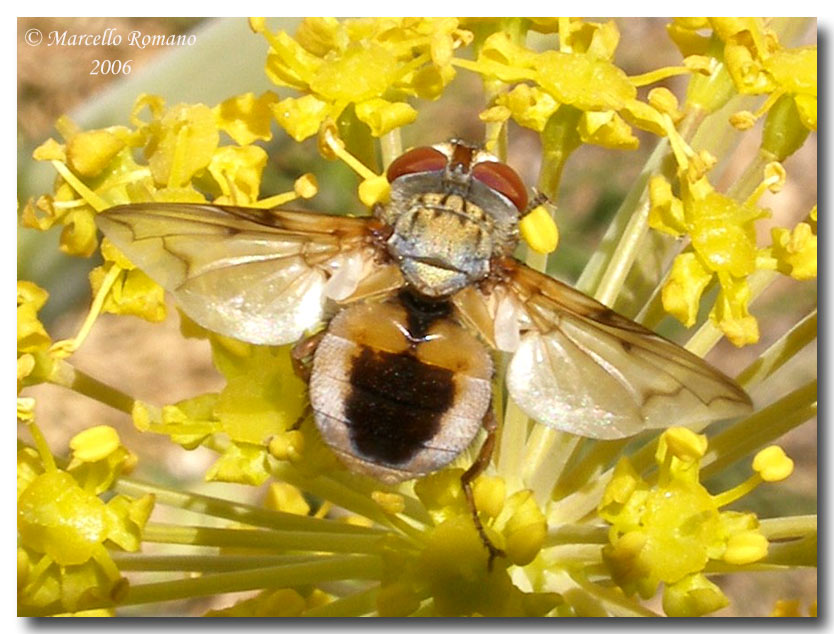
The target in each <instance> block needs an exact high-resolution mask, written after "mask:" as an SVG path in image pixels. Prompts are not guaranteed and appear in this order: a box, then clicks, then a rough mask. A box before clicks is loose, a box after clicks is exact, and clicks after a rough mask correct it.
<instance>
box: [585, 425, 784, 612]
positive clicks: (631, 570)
mask: <svg viewBox="0 0 834 634" xmlns="http://www.w3.org/2000/svg"><path fill="white" fill-rule="evenodd" d="M775 449H778V448H774V450H775ZM706 451H707V442H706V437H704V436H699V435H697V434H694V433H693V432H691V431H689V430H687V429H683V428H671V429H669V430H667V431H666V432H664V433H663V434H662V435H661V437H660V442H659V444H658V449H657V454H656V461H657V465H658V467H659V472H658V475H657V482H656V484H652V483H650V482H647V481H646V480H644V479H642V478H640V477H639V476H638V475H637V474H636V472H635V471H634V469H633V468H632V466H631V464H630V462H629V460H628V458H621V459H620V462H619V463H618V465H617V468H616V470H615V472H614V476H613V478H612V479H611V482H610V483H609V485H608V487H607V488H606V492H605V495H604V497H603V500H602V502H601V504H600V506H599V512H600V515H601V517H603V518H604V519H605V520H606V521H608V522H610V523H611V525H612V526H611V530H610V540H611V544H610V545H609V546H606V547H605V548H604V549H603V557H604V559H605V562H606V564H607V565H608V567H609V569H610V570H611V574H612V576H613V578H614V580H615V581H616V582H617V584H618V585H619V586H620V587H621V588H622V589H623V590H624V591H625V592H626V594H629V595H630V594H633V593H635V592H639V593H640V595H641V596H643V597H644V598H649V597H651V596H653V595H654V594H655V592H656V591H657V588H658V586H659V585H660V584H661V583H663V584H665V590H664V596H663V607H664V610H665V611H666V613H667V614H668V615H669V616H700V615H702V614H707V613H709V612H713V611H715V610H717V609H719V608H721V607H724V606H725V605H727V603H728V601H727V599H726V597H724V595H723V594H722V593H721V591H720V590H719V589H718V587H717V586H715V585H714V584H712V583H711V582H709V581H708V580H707V579H706V578H705V577H704V576H703V571H704V568H705V567H706V565H707V563H708V562H709V561H710V560H723V561H726V562H729V563H733V564H737V565H739V564H747V563H752V562H754V561H758V560H759V559H761V558H762V557H764V556H765V555H766V554H767V549H768V541H767V539H766V538H765V537H764V535H762V534H761V533H760V532H759V531H758V528H757V527H758V522H757V520H756V517H755V515H753V514H750V513H736V512H732V511H720V510H719V508H720V507H721V506H724V505H726V504H728V503H729V502H730V501H733V500H735V499H738V497H740V495H743V494H744V493H746V492H747V491H749V489H750V488H752V486H755V483H756V482H759V481H761V480H755V479H754V480H753V481H752V482H753V484H752V485H740V486H739V487H737V488H736V489H732V490H730V491H727V492H725V493H722V494H720V495H717V496H715V495H711V494H710V493H709V492H708V491H707V490H706V489H705V488H704V487H703V485H702V484H701V483H700V482H699V480H698V468H699V461H700V459H701V458H702V457H703V456H704V455H705V453H706ZM779 452H781V450H779ZM779 452H776V451H770V450H766V451H763V452H760V454H758V455H757V457H756V460H755V461H754V463H753V466H754V469H755V470H756V471H757V472H759V471H761V470H762V469H771V470H776V471H778V473H776V474H775V475H774V476H773V477H774V480H781V479H784V477H787V474H789V470H786V469H784V468H783V465H785V464H786V462H785V460H786V459H785V458H784V453H779ZM779 456H781V458H780V457H779ZM757 477H760V476H757ZM765 479H767V478H765Z"/></svg>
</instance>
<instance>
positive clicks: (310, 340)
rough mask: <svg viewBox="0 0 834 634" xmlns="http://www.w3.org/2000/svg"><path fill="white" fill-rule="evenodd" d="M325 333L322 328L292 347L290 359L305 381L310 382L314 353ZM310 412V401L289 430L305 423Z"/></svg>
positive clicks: (296, 372) (298, 374)
mask: <svg viewBox="0 0 834 634" xmlns="http://www.w3.org/2000/svg"><path fill="white" fill-rule="evenodd" d="M325 333H326V331H325V330H322V331H321V332H318V333H316V334H314V335H312V336H310V337H305V338H304V339H301V340H300V341H299V342H298V343H296V344H295V345H294V346H293V347H292V350H291V351H290V361H292V369H293V372H295V375H296V376H297V377H298V378H299V379H301V380H302V381H304V382H305V383H309V382H310V374H312V368H311V366H312V357H313V354H315V352H316V348H317V347H318V345H319V343H321V340H322V338H323V337H324V335H325ZM310 412H311V408H310V404H309V403H308V404H307V406H306V407H305V408H304V411H303V412H302V413H301V416H299V417H298V420H296V421H295V422H294V423H293V424H292V426H291V427H290V428H289V429H288V431H292V430H294V429H298V428H299V427H301V423H303V422H304V421H305V420H306V419H307V417H309V416H310Z"/></svg>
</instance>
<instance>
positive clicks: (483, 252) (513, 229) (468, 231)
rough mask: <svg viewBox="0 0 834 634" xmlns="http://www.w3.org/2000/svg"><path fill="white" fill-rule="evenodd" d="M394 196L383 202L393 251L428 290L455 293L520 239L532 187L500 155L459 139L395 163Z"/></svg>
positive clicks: (414, 282)
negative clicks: (521, 219)
mask: <svg viewBox="0 0 834 634" xmlns="http://www.w3.org/2000/svg"><path fill="white" fill-rule="evenodd" d="M387 176H388V180H389V181H390V183H391V199H390V202H389V203H388V204H387V205H384V206H381V207H379V208H378V209H377V210H376V215H377V217H378V218H379V219H380V220H382V221H383V222H384V223H385V224H386V225H388V226H389V227H390V228H391V229H392V234H391V237H390V238H389V239H388V242H387V248H388V253H389V254H390V255H391V256H392V257H393V258H394V259H395V260H396V261H397V262H398V263H399V266H400V269H401V270H402V273H403V275H404V276H405V279H406V281H407V282H408V283H409V284H410V285H411V286H412V287H413V288H414V289H415V290H416V291H417V292H418V293H420V294H421V295H423V296H425V297H433V298H440V297H448V296H450V295H452V294H453V293H455V292H457V291H459V290H460V289H461V288H463V287H465V286H467V285H470V284H473V283H475V282H478V281H480V280H482V279H484V278H485V277H487V276H488V275H489V271H490V268H489V267H490V260H491V259H492V258H495V257H500V256H505V255H509V254H510V253H512V251H513V249H515V246H516V245H517V244H518V218H519V214H520V213H521V212H523V211H525V208H526V206H527V193H526V190H525V189H524V185H523V184H522V182H521V180H520V179H519V177H518V175H517V174H516V173H515V172H514V171H513V170H512V169H511V168H510V167H508V166H507V165H505V164H503V163H500V162H499V161H498V159H497V158H495V157H494V156H493V155H491V154H489V153H487V152H485V151H483V150H477V149H475V148H472V147H469V146H467V145H465V144H463V143H461V142H458V141H450V142H448V143H442V144H439V145H437V146H434V147H420V148H416V149H413V150H411V151H409V152H407V153H405V154H404V155H402V156H401V157H400V158H398V159H397V160H395V161H394V162H393V163H392V164H391V166H390V167H389V168H388V172H387Z"/></svg>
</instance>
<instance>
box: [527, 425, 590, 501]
mask: <svg viewBox="0 0 834 634" xmlns="http://www.w3.org/2000/svg"><path fill="white" fill-rule="evenodd" d="M581 440H582V439H581V438H580V437H579V436H575V435H573V434H566V433H564V432H560V431H558V430H556V429H551V428H549V427H545V426H544V425H536V426H535V427H534V428H533V431H532V433H531V434H530V438H529V440H528V442H527V446H526V447H525V457H524V476H523V478H524V482H525V483H526V484H527V486H528V487H529V488H530V489H532V490H533V492H534V494H535V496H536V502H538V503H539V504H544V503H545V502H547V501H548V500H549V499H550V497H551V495H552V494H553V487H554V486H555V485H556V481H557V480H558V479H559V476H560V475H562V473H563V472H564V470H565V466H566V465H567V464H568V462H569V461H570V459H571V457H572V456H573V455H574V453H575V452H576V450H577V448H578V447H579V445H580V442H581Z"/></svg>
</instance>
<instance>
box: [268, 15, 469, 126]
mask: <svg viewBox="0 0 834 634" xmlns="http://www.w3.org/2000/svg"><path fill="white" fill-rule="evenodd" d="M259 32H260V33H262V34H263V35H264V37H266V39H267V41H268V42H269V45H270V49H269V55H268V57H267V63H266V73H267V76H268V77H269V78H270V79H271V80H272V81H273V82H274V83H275V84H277V85H279V86H289V87H291V88H294V89H296V90H298V91H301V92H304V93H306V94H305V95H304V96H303V97H301V98H294V97H287V98H285V99H283V100H281V101H280V102H278V103H275V104H273V105H272V110H273V113H274V114H275V118H276V120H277V122H278V124H279V125H281V126H282V127H283V128H284V129H285V130H286V131H287V133H288V134H290V135H291V136H292V137H293V138H294V139H296V140H297V141H301V140H303V139H305V138H307V137H310V136H313V135H314V134H316V133H317V132H318V131H319V128H320V127H321V125H322V124H323V123H324V122H325V121H327V120H334V121H335V120H338V119H339V118H340V117H341V116H342V113H343V112H344V111H345V109H346V108H348V106H351V105H353V106H354V107H355V112H356V116H357V118H358V119H359V120H360V121H362V122H364V123H366V124H367V125H368V126H369V128H370V130H371V134H372V135H373V136H382V135H383V134H386V133H387V132H389V131H391V130H392V129H395V128H398V127H402V126H403V125H406V124H408V123H411V122H412V121H413V120H414V118H415V117H416V111H414V109H413V108H412V107H411V106H410V105H408V104H407V103H405V101H404V97H405V96H406V95H409V94H413V95H418V96H421V97H424V98H435V97H437V96H438V95H439V94H440V93H441V92H442V89H443V87H444V86H445V85H446V84H448V83H449V82H450V81H451V80H452V78H453V77H454V70H453V69H452V67H451V65H450V62H451V60H452V57H453V54H454V50H455V49H456V48H458V47H459V46H460V45H461V44H463V43H465V42H468V41H470V40H471V35H470V34H469V33H468V32H466V31H463V30H461V29H458V28H457V20H456V19H454V18H446V19H438V20H432V19H428V18H410V19H402V18H390V19H387V20H367V19H356V20H345V21H343V22H337V21H335V20H330V19H321V18H308V19H306V20H305V21H304V22H302V24H301V26H300V27H299V29H298V32H297V34H296V36H295V38H291V37H290V36H289V35H287V34H286V33H284V32H283V31H281V32H278V33H272V32H270V31H269V30H267V29H265V28H263V29H259ZM388 94H399V95H401V99H400V100H399V101H390V100H389V99H388V97H387V95H388Z"/></svg>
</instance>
